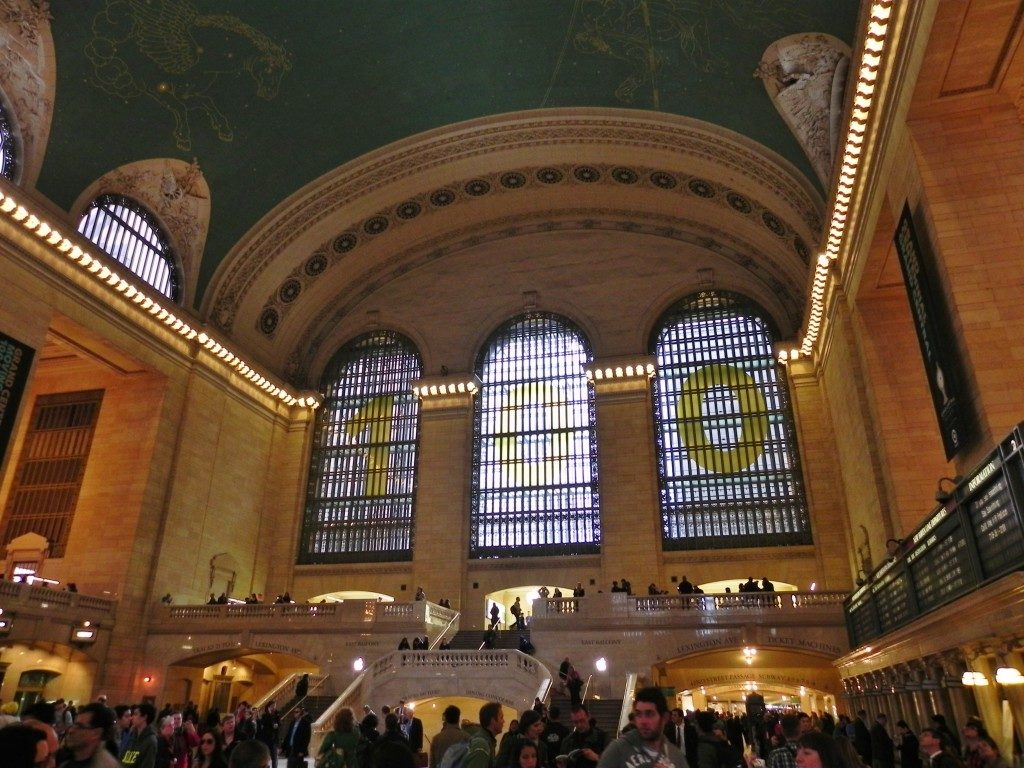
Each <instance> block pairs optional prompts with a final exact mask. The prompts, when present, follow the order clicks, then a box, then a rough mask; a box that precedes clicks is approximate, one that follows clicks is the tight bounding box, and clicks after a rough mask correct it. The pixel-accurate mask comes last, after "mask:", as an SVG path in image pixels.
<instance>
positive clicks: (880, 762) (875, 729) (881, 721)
mask: <svg viewBox="0 0 1024 768" xmlns="http://www.w3.org/2000/svg"><path fill="white" fill-rule="evenodd" d="M888 723H889V718H888V717H886V716H885V715H884V714H879V715H878V717H876V718H875V724H874V725H872V726H871V756H872V758H873V766H874V768H895V766H896V749H895V745H894V744H893V741H892V736H890V735H889V730H888V728H886V726H887V725H888Z"/></svg>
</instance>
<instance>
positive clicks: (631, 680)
mask: <svg viewBox="0 0 1024 768" xmlns="http://www.w3.org/2000/svg"><path fill="white" fill-rule="evenodd" d="M637 677H638V676H637V673H636V672H630V673H629V674H628V675H626V687H625V689H624V690H623V692H622V709H621V710H619V730H618V733H622V729H623V728H625V727H626V725H627V724H628V723H629V713H630V712H632V711H633V697H634V696H635V695H636V681H637Z"/></svg>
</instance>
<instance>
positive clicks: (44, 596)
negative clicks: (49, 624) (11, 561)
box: [0, 581, 117, 623]
mask: <svg viewBox="0 0 1024 768" xmlns="http://www.w3.org/2000/svg"><path fill="white" fill-rule="evenodd" d="M0 608H3V611H4V613H16V614H21V615H25V614H31V615H35V616H42V615H46V616H49V617H51V618H56V617H58V616H61V617H63V618H67V620H68V621H69V622H70V621H100V620H107V622H108V623H109V621H110V620H112V619H113V618H114V615H115V613H116V610H117V601H116V600H111V599H110V598H107V597H98V596H96V595H86V594H82V593H81V592H65V591H63V590H56V589H50V588H49V587H45V586H40V585H34V584H26V583H24V582H15V581H0Z"/></svg>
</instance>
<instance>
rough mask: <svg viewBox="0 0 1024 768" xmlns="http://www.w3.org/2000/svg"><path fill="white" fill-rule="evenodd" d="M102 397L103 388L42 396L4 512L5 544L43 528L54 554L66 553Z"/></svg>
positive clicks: (19, 458) (44, 535) (37, 405)
mask: <svg viewBox="0 0 1024 768" xmlns="http://www.w3.org/2000/svg"><path fill="white" fill-rule="evenodd" d="M102 400H103V392H102V391H92V392H75V393H73V394H62V395H43V396H40V397H38V398H36V402H35V405H34V406H33V409H32V420H31V422H30V424H29V428H28V433H27V434H26V435H25V443H24V445H23V446H22V448H21V455H20V456H19V457H18V468H17V470H16V471H15V475H14V485H13V487H12V488H11V494H10V497H9V499H8V502H7V509H6V510H5V512H4V521H5V522H4V533H3V543H4V544H9V543H10V542H11V541H12V540H13V539H16V538H18V537H19V536H22V535H23V534H26V533H38V534H39V535H40V536H43V537H45V538H46V540H47V541H49V542H50V554H51V556H52V557H63V556H64V548H65V546H66V545H67V538H68V531H69V530H70V529H71V521H72V519H73V518H74V514H75V505H76V504H77V503H78V493H79V491H80V490H81V488H82V478H83V477H84V476H85V465H86V461H87V460H88V458H89V448H90V446H91V445H92V436H93V433H94V432H95V429H96V419H97V416H98V415H99V412H100V403H101V402H102Z"/></svg>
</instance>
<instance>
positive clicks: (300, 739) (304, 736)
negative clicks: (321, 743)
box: [284, 707, 313, 768]
mask: <svg viewBox="0 0 1024 768" xmlns="http://www.w3.org/2000/svg"><path fill="white" fill-rule="evenodd" d="M312 735H313V726H312V723H311V721H310V717H309V715H307V714H306V710H305V709H303V708H302V707H297V708H296V709H295V719H294V720H292V724H291V725H290V726H289V727H288V735H287V736H285V742H284V745H285V747H286V748H287V750H288V768H305V765H306V756H307V755H308V754H309V740H310V738H311V737H312Z"/></svg>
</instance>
